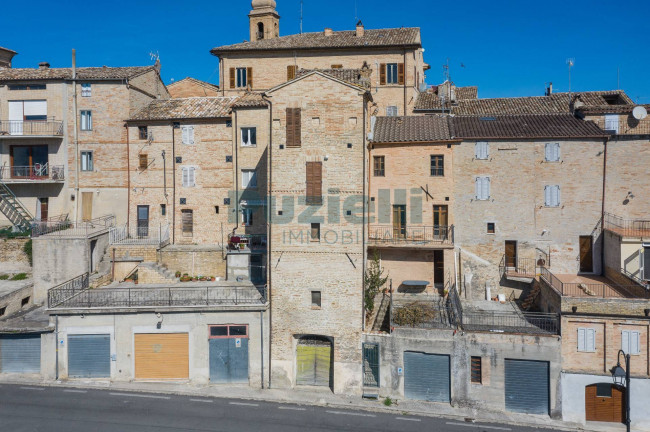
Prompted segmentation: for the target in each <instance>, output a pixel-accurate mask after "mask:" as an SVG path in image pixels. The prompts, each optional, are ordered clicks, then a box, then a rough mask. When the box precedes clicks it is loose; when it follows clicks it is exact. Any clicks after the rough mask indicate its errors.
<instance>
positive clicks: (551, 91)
mask: <svg viewBox="0 0 650 432" xmlns="http://www.w3.org/2000/svg"><path fill="white" fill-rule="evenodd" d="M552 94H553V83H552V82H550V83H548V87H546V96H550V95H552Z"/></svg>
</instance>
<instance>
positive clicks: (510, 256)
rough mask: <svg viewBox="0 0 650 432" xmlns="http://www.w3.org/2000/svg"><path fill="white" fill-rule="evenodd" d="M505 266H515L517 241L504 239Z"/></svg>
mask: <svg viewBox="0 0 650 432" xmlns="http://www.w3.org/2000/svg"><path fill="white" fill-rule="evenodd" d="M505 252H506V267H517V242H516V241H515V240H506V251H505Z"/></svg>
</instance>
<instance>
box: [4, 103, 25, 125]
mask: <svg viewBox="0 0 650 432" xmlns="http://www.w3.org/2000/svg"><path fill="white" fill-rule="evenodd" d="M23 115H24V113H23V101H9V119H8V120H9V121H23Z"/></svg>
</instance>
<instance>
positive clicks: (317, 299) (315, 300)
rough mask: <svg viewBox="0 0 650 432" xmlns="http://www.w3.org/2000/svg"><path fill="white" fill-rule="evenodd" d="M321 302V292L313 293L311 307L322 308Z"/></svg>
mask: <svg viewBox="0 0 650 432" xmlns="http://www.w3.org/2000/svg"><path fill="white" fill-rule="evenodd" d="M321 301H322V295H321V292H320V291H312V292H311V307H313V308H320V307H321Z"/></svg>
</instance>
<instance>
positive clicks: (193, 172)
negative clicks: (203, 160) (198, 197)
mask: <svg viewBox="0 0 650 432" xmlns="http://www.w3.org/2000/svg"><path fill="white" fill-rule="evenodd" d="M188 174H189V175H188V179H189V186H190V187H194V186H195V185H196V168H194V167H190V168H189V169H188Z"/></svg>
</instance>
